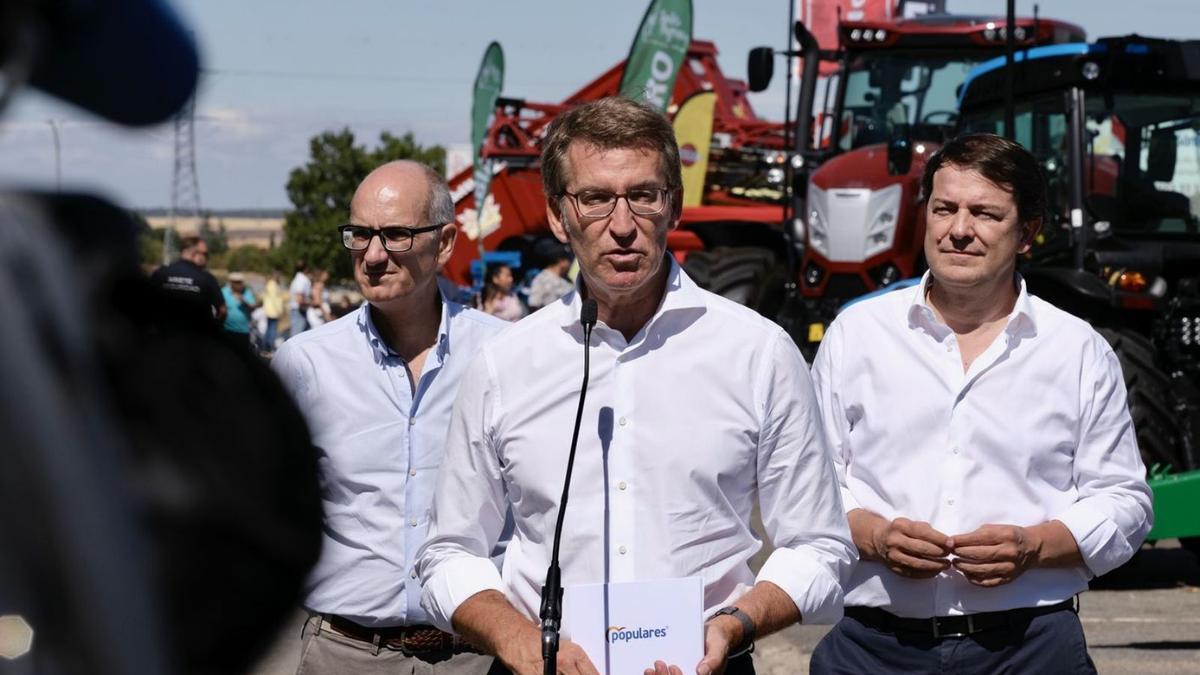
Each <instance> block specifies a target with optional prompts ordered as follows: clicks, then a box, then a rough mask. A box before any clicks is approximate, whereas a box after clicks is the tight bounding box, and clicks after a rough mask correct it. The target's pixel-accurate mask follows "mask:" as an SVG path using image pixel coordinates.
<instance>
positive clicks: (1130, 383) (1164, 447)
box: [1097, 328, 1200, 471]
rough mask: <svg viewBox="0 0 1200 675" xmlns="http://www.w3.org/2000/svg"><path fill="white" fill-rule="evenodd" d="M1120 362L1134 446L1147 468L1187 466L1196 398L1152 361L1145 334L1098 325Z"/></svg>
mask: <svg viewBox="0 0 1200 675" xmlns="http://www.w3.org/2000/svg"><path fill="white" fill-rule="evenodd" d="M1097 332H1099V333H1100V334H1101V335H1103V336H1104V338H1105V339H1106V340H1108V343H1109V344H1110V345H1111V346H1112V348H1113V351H1114V352H1115V353H1116V355H1117V359H1118V360H1119V361H1120V362H1121V370H1122V372H1123V373H1124V376H1125V389H1126V391H1127V394H1128V399H1129V414H1130V417H1132V418H1133V426H1134V429H1135V430H1136V431H1137V440H1138V448H1139V449H1140V450H1141V453H1142V461H1143V462H1144V463H1145V464H1146V468H1147V469H1150V468H1151V467H1153V466H1154V465H1156V464H1158V465H1161V466H1164V467H1165V466H1167V465H1170V466H1171V467H1172V469H1173V470H1175V471H1183V470H1186V469H1188V468H1190V465H1191V464H1192V461H1193V458H1192V457H1191V455H1192V444H1193V440H1192V436H1194V435H1195V430H1194V429H1193V427H1195V426H1196V422H1197V421H1198V420H1196V419H1195V416H1196V415H1197V414H1198V411H1200V402H1198V401H1195V400H1192V401H1189V400H1188V399H1189V398H1191V397H1189V396H1187V394H1186V392H1185V391H1184V390H1183V389H1182V388H1181V387H1180V386H1178V385H1177V383H1176V382H1173V381H1172V378H1171V377H1170V376H1169V375H1167V374H1166V373H1164V372H1163V371H1162V370H1160V369H1159V368H1158V366H1157V365H1155V359H1154V347H1153V345H1152V344H1151V343H1150V341H1149V340H1147V339H1146V338H1145V337H1143V336H1141V335H1138V334H1136V333H1132V332H1130V331H1125V330H1114V329H1111V328H1097Z"/></svg>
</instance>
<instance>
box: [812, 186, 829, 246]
mask: <svg viewBox="0 0 1200 675" xmlns="http://www.w3.org/2000/svg"><path fill="white" fill-rule="evenodd" d="M825 213H826V204H825V191H824V190H822V189H820V188H817V187H815V186H813V185H809V187H808V245H809V246H811V247H812V249H813V250H814V251H816V252H817V253H820V254H821V255H823V256H825V257H826V258H828V257H829V223H828V222H827V221H826V218H825Z"/></svg>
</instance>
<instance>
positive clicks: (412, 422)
mask: <svg viewBox="0 0 1200 675" xmlns="http://www.w3.org/2000/svg"><path fill="white" fill-rule="evenodd" d="M416 423H417V418H415V417H410V418H408V426H410V427H411V426H412V425H414V424H416Z"/></svg>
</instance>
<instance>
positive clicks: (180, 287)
mask: <svg viewBox="0 0 1200 675" xmlns="http://www.w3.org/2000/svg"><path fill="white" fill-rule="evenodd" d="M150 283H151V284H152V285H154V286H155V287H156V288H158V289H160V290H161V291H162V292H164V293H166V294H168V295H169V296H170V297H171V298H172V300H173V301H178V303H179V305H180V306H181V307H184V308H186V311H187V312H188V313H190V314H191V315H192V316H194V317H195V318H196V320H197V321H201V322H204V323H205V324H206V325H207V321H208V320H212V321H215V323H216V324H217V325H218V326H219V325H222V324H224V322H225V312H226V308H225V295H224V294H223V293H222V292H221V284H220V283H218V282H217V279H216V277H214V276H213V275H212V273H210V272H209V271H208V243H207V242H206V241H204V239H203V238H201V237H184V238H183V239H181V240H180V241H179V259H178V260H176V261H175V262H173V263H171V264H169V265H163V266H162V267H159V268H158V269H156V270H154V273H153V274H151V275H150Z"/></svg>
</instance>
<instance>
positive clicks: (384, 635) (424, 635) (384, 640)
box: [321, 614, 478, 656]
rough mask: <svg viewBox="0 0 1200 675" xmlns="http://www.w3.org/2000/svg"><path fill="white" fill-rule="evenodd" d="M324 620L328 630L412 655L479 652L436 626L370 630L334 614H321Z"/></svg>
mask: <svg viewBox="0 0 1200 675" xmlns="http://www.w3.org/2000/svg"><path fill="white" fill-rule="evenodd" d="M321 620H322V622H323V624H324V625H325V626H327V627H328V628H330V629H332V630H333V631H335V632H337V633H340V634H341V635H344V636H346V637H348V638H350V639H352V640H358V641H360V642H365V643H367V644H369V645H375V646H378V647H385V648H387V649H392V650H395V651H399V652H403V653H404V654H406V655H410V656H412V655H418V654H451V653H461V652H477V651H478V650H477V649H475V648H474V647H473V646H472V645H470V644H468V643H466V642H463V641H462V640H461V639H460V638H458V637H456V636H454V635H451V634H450V633H446V632H444V631H440V630H438V629H437V628H434V627H433V626H421V625H417V626H394V627H387V628H371V627H369V626H363V625H361V624H358V623H355V622H353V621H351V620H350V619H347V618H344V617H340V616H336V615H333V614H322V615H321Z"/></svg>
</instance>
